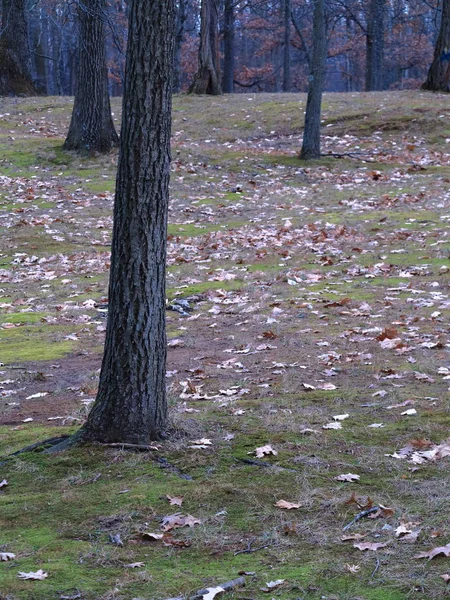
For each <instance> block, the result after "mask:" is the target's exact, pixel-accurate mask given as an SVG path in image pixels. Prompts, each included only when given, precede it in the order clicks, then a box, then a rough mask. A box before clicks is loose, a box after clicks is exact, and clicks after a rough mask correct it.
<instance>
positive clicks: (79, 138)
mask: <svg viewBox="0 0 450 600" xmlns="http://www.w3.org/2000/svg"><path fill="white" fill-rule="evenodd" d="M77 10H78V22H79V28H80V31H79V38H78V39H79V41H78V69H77V73H76V87H75V100H74V105H73V111H72V119H71V122H70V127H69V132H68V134H67V139H66V141H65V143H64V149H65V150H75V151H77V152H81V153H88V154H90V153H93V152H109V151H110V150H111V149H112V148H114V147H115V146H117V145H118V142H119V138H118V136H117V133H116V130H115V128H114V123H113V120H112V117H111V105H110V101H109V93H108V69H107V67H106V50H105V27H104V12H105V0H82V1H81V0H80V2H79V4H78V9H77Z"/></svg>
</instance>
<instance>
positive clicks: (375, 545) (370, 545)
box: [353, 542, 389, 552]
mask: <svg viewBox="0 0 450 600" xmlns="http://www.w3.org/2000/svg"><path fill="white" fill-rule="evenodd" d="M388 544H389V542H361V543H360V544H353V548H356V549H357V550H361V551H363V552H364V551H365V550H374V551H377V550H379V549H380V548H385V547H386V546H387V545H388Z"/></svg>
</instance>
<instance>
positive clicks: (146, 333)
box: [77, 0, 175, 445]
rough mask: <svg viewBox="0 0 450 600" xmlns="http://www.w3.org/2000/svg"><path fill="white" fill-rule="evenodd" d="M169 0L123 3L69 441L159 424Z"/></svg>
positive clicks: (152, 430) (162, 408) (147, 431)
mask: <svg viewBox="0 0 450 600" xmlns="http://www.w3.org/2000/svg"><path fill="white" fill-rule="evenodd" d="M174 29H175V6H174V0H152V2H149V1H148V0H132V1H131V4H130V22H129V36H128V48H127V57H126V69H125V82H124V96H123V116H122V135H121V141H120V153H119V166H118V172H117V181H116V197H115V205H114V227H113V239H112V255H111V273H110V283H109V307H108V322H107V329H106V342H105V351H104V356H103V363H102V368H101V373H100V383H99V389H98V394H97V398H96V401H95V403H94V406H93V408H92V410H91V412H90V414H89V416H88V420H87V422H86V424H85V425H84V426H83V428H82V429H81V430H80V432H79V434H78V436H77V438H78V439H81V440H97V441H100V442H105V443H110V442H123V443H129V444H140V445H145V444H148V442H149V441H150V440H154V439H158V438H159V437H160V436H161V435H163V434H164V430H165V428H166V426H167V402H166V348H167V342H166V330H165V310H166V306H165V275H166V237H167V213H168V199H169V172H170V127H171V92H172V83H173V50H174Z"/></svg>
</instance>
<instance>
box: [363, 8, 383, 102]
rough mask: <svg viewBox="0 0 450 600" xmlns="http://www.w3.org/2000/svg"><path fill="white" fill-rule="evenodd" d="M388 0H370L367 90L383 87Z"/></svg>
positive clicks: (367, 43) (367, 38)
mask: <svg viewBox="0 0 450 600" xmlns="http://www.w3.org/2000/svg"><path fill="white" fill-rule="evenodd" d="M385 6H386V0H370V4H369V11H368V15H367V34H366V92H373V91H376V90H382V89H383V57H384V11H385Z"/></svg>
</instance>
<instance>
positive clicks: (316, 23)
mask: <svg viewBox="0 0 450 600" xmlns="http://www.w3.org/2000/svg"><path fill="white" fill-rule="evenodd" d="M326 53H327V40H326V28H325V0H314V19H313V52H312V58H311V75H310V76H309V89H308V99H307V101H306V114H305V130H304V132H303V145H302V150H301V152H300V158H301V159H302V160H310V159H317V158H320V115H321V109H322V91H323V83H324V78H325V60H326Z"/></svg>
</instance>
